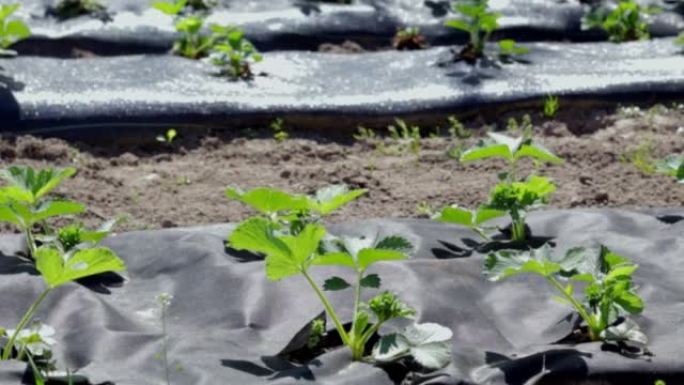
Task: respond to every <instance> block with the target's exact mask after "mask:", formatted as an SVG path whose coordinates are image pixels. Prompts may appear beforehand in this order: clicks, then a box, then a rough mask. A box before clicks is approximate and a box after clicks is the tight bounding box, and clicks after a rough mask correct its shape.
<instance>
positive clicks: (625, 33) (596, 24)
mask: <svg viewBox="0 0 684 385" xmlns="http://www.w3.org/2000/svg"><path fill="white" fill-rule="evenodd" d="M659 11H660V10H659V9H658V8H656V7H648V8H645V7H642V6H641V5H639V3H637V2H636V1H634V0H625V1H620V2H619V3H618V4H617V6H616V7H615V8H613V9H610V8H608V7H607V6H606V5H605V4H601V5H599V6H598V7H596V8H594V9H592V10H590V11H589V12H588V14H587V15H586V16H585V17H584V18H583V19H582V26H583V28H584V29H591V28H600V29H603V30H604V31H605V32H606V33H607V34H608V37H609V39H610V41H612V42H615V43H621V42H625V41H634V40H648V39H649V38H650V34H649V31H648V24H647V23H646V21H645V18H646V15H648V14H653V13H657V12H659Z"/></svg>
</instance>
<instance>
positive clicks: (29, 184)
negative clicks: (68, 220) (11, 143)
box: [0, 166, 76, 204]
mask: <svg viewBox="0 0 684 385" xmlns="http://www.w3.org/2000/svg"><path fill="white" fill-rule="evenodd" d="M74 174H76V169H75V168H73V167H69V168H65V169H63V170H56V169H52V168H48V169H43V170H39V171H38V172H36V171H35V170H34V169H33V168H31V167H22V166H11V167H8V168H6V169H4V170H0V178H2V179H4V180H6V181H7V182H8V183H10V185H11V186H14V187H17V188H20V189H22V190H24V191H25V192H26V193H28V194H30V195H31V197H32V198H31V200H30V201H27V200H24V202H26V203H30V204H35V203H37V202H38V200H39V199H40V198H42V197H43V196H45V195H47V194H48V193H49V192H50V191H52V190H53V189H54V188H55V187H57V186H58V185H59V184H60V183H62V182H63V181H64V180H65V179H66V178H69V177H71V176H73V175H74ZM26 197H28V195H26V194H24V198H26Z"/></svg>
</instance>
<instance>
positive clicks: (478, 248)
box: [430, 234, 555, 259]
mask: <svg viewBox="0 0 684 385" xmlns="http://www.w3.org/2000/svg"><path fill="white" fill-rule="evenodd" d="M553 239H554V238H553V237H540V236H537V237H536V236H530V237H529V238H528V239H527V240H525V241H523V242H520V241H518V242H513V241H509V240H508V236H506V235H504V234H499V235H497V236H495V237H494V238H493V239H492V241H490V242H484V241H476V240H474V239H472V238H461V239H460V241H461V244H463V247H462V246H458V245H456V244H453V243H451V242H447V241H442V240H439V241H438V242H439V243H440V244H441V245H442V246H443V248H438V247H434V248H432V249H431V250H430V251H431V252H432V255H433V256H434V257H435V258H437V259H457V258H468V257H471V256H472V255H473V253H482V254H486V253H490V252H493V251H499V250H508V249H514V250H527V249H529V248H535V249H536V248H539V247H541V246H543V245H545V244H547V243H548V244H550V245H551V246H555V243H554V242H553Z"/></svg>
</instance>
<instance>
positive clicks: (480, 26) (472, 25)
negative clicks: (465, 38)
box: [444, 0, 529, 64]
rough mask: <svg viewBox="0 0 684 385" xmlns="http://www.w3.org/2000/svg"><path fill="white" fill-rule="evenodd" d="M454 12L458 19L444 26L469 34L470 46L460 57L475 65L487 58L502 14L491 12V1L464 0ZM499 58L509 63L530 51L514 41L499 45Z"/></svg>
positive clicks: (454, 7)
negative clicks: (488, 49)
mask: <svg viewBox="0 0 684 385" xmlns="http://www.w3.org/2000/svg"><path fill="white" fill-rule="evenodd" d="M453 10H454V11H455V12H456V13H458V14H459V15H460V17H459V18H458V19H454V20H447V21H446V22H445V23H444V25H445V26H447V27H450V28H455V29H458V30H461V31H464V32H466V33H468V35H469V36H470V39H469V42H468V44H466V46H465V47H463V49H462V50H461V51H460V52H459V54H458V57H459V59H461V60H464V61H466V62H467V63H471V64H474V63H475V62H477V60H479V59H482V58H484V57H485V47H486V45H487V42H488V41H489V39H490V38H491V36H492V33H494V31H496V30H497V29H498V28H499V18H500V17H501V14H500V13H498V12H492V11H490V10H489V0H462V1H456V2H454V3H453ZM498 46H499V56H500V57H501V59H502V61H504V62H506V61H509V60H510V59H511V58H513V57H514V56H517V55H522V54H526V53H527V52H529V50H528V49H527V48H525V47H521V46H519V45H518V44H516V42H515V41H514V40H512V39H505V40H502V41H500V42H499V43H498Z"/></svg>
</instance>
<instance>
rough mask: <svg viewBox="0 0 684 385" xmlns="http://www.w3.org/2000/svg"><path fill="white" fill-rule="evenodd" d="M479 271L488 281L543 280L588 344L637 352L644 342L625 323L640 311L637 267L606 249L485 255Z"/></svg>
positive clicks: (635, 329) (636, 329)
mask: <svg viewBox="0 0 684 385" xmlns="http://www.w3.org/2000/svg"><path fill="white" fill-rule="evenodd" d="M484 268H485V275H486V276H487V278H488V279H489V280H491V281H500V280H503V279H506V278H508V277H511V276H515V275H519V274H526V273H529V274H535V275H538V276H540V277H542V278H544V279H545V280H546V281H547V282H548V283H549V284H550V285H551V286H552V287H553V288H554V289H556V291H557V293H558V294H559V296H558V297H554V299H556V300H557V301H558V302H560V303H561V304H564V305H567V306H570V307H571V308H572V309H573V310H574V311H576V312H577V314H579V315H580V317H581V318H582V321H583V322H584V324H583V327H584V328H585V330H586V332H585V336H586V338H587V339H589V340H590V341H599V340H603V341H606V342H615V343H617V344H619V345H624V344H626V345H636V346H637V347H643V346H645V345H646V343H647V341H648V339H647V338H646V335H645V334H644V333H643V332H641V330H639V327H638V325H637V324H636V323H635V322H634V321H632V320H630V319H626V316H628V315H631V314H639V313H641V312H642V310H643V308H644V303H643V300H642V299H641V298H640V297H639V295H638V294H637V293H636V291H635V288H634V284H633V282H632V275H633V274H634V272H635V271H636V270H637V268H638V266H637V265H635V264H633V263H632V262H631V261H630V260H628V259H627V258H625V257H623V256H620V255H618V254H616V253H613V252H611V251H610V250H608V248H606V247H600V248H597V249H584V248H574V249H570V250H568V251H567V252H566V253H565V255H562V256H557V255H553V252H552V249H551V247H549V246H548V245H545V246H543V247H541V248H539V249H536V250H528V251H513V250H502V251H498V252H494V253H491V254H489V255H488V256H487V259H486V261H485V265H484ZM577 284H583V285H584V296H583V298H581V299H578V298H577V297H576V295H575V286H576V285H577Z"/></svg>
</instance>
